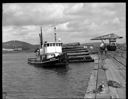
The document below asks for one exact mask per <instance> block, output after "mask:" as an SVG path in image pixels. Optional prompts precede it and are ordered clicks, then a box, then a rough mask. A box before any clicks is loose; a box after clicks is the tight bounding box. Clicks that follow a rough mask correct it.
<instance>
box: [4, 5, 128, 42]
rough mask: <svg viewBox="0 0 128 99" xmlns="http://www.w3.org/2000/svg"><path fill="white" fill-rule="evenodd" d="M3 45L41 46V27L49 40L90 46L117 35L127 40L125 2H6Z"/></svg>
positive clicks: (123, 40) (121, 40) (45, 37)
mask: <svg viewBox="0 0 128 99" xmlns="http://www.w3.org/2000/svg"><path fill="white" fill-rule="evenodd" d="M2 8H3V12H2V35H3V42H5V41H9V40H20V41H25V42H28V43H31V44H38V43H39V33H40V26H42V28H43V36H44V39H45V40H47V41H53V40H54V30H53V26H56V28H57V30H56V32H57V38H61V40H62V42H63V43H68V42H81V43H88V42H94V41H91V40H90V39H91V38H94V37H96V36H101V35H104V34H109V33H115V34H117V35H119V36H123V39H120V40H117V42H120V43H123V42H125V40H126V24H125V23H126V4H125V3H3V6H2Z"/></svg>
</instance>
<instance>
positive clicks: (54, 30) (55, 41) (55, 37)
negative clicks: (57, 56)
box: [54, 27, 56, 42]
mask: <svg viewBox="0 0 128 99" xmlns="http://www.w3.org/2000/svg"><path fill="white" fill-rule="evenodd" d="M54 32H55V33H54V35H55V42H56V27H54Z"/></svg>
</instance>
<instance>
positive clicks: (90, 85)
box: [84, 66, 97, 99]
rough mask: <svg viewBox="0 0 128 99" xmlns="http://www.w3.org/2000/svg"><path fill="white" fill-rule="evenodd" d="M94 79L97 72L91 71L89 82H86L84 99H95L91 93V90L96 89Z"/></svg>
mask: <svg viewBox="0 0 128 99" xmlns="http://www.w3.org/2000/svg"><path fill="white" fill-rule="evenodd" d="M96 67H97V66H96ZM96 79H97V70H92V74H91V77H90V80H89V82H88V88H87V91H86V93H85V96H84V99H86V98H91V99H92V98H95V93H93V90H95V89H96Z"/></svg>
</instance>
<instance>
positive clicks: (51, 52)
mask: <svg viewBox="0 0 128 99" xmlns="http://www.w3.org/2000/svg"><path fill="white" fill-rule="evenodd" d="M61 53H62V43H61V42H45V43H44V46H43V47H42V49H40V54H41V55H42V54H46V58H47V59H48V58H52V57H54V56H58V55H60V54H61Z"/></svg>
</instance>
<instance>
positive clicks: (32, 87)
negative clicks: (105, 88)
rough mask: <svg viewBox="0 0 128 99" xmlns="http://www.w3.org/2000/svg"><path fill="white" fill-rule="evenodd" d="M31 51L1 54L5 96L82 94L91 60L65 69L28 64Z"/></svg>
mask: <svg viewBox="0 0 128 99" xmlns="http://www.w3.org/2000/svg"><path fill="white" fill-rule="evenodd" d="M31 56H33V53H13V54H12V53H10V54H9V53H8V54H3V66H2V67H3V68H2V69H3V70H2V76H3V77H2V79H3V80H2V82H3V84H2V86H3V91H5V92H7V96H8V97H9V98H8V99H43V98H46V97H56V98H60V97H66V98H70V97H75V98H77V97H84V94H85V91H86V88H87V85H88V80H89V77H90V72H91V69H92V68H93V65H94V63H93V62H92V63H76V64H69V65H68V66H67V67H65V68H52V69H46V68H40V67H35V66H32V65H29V64H27V58H28V57H31Z"/></svg>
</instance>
